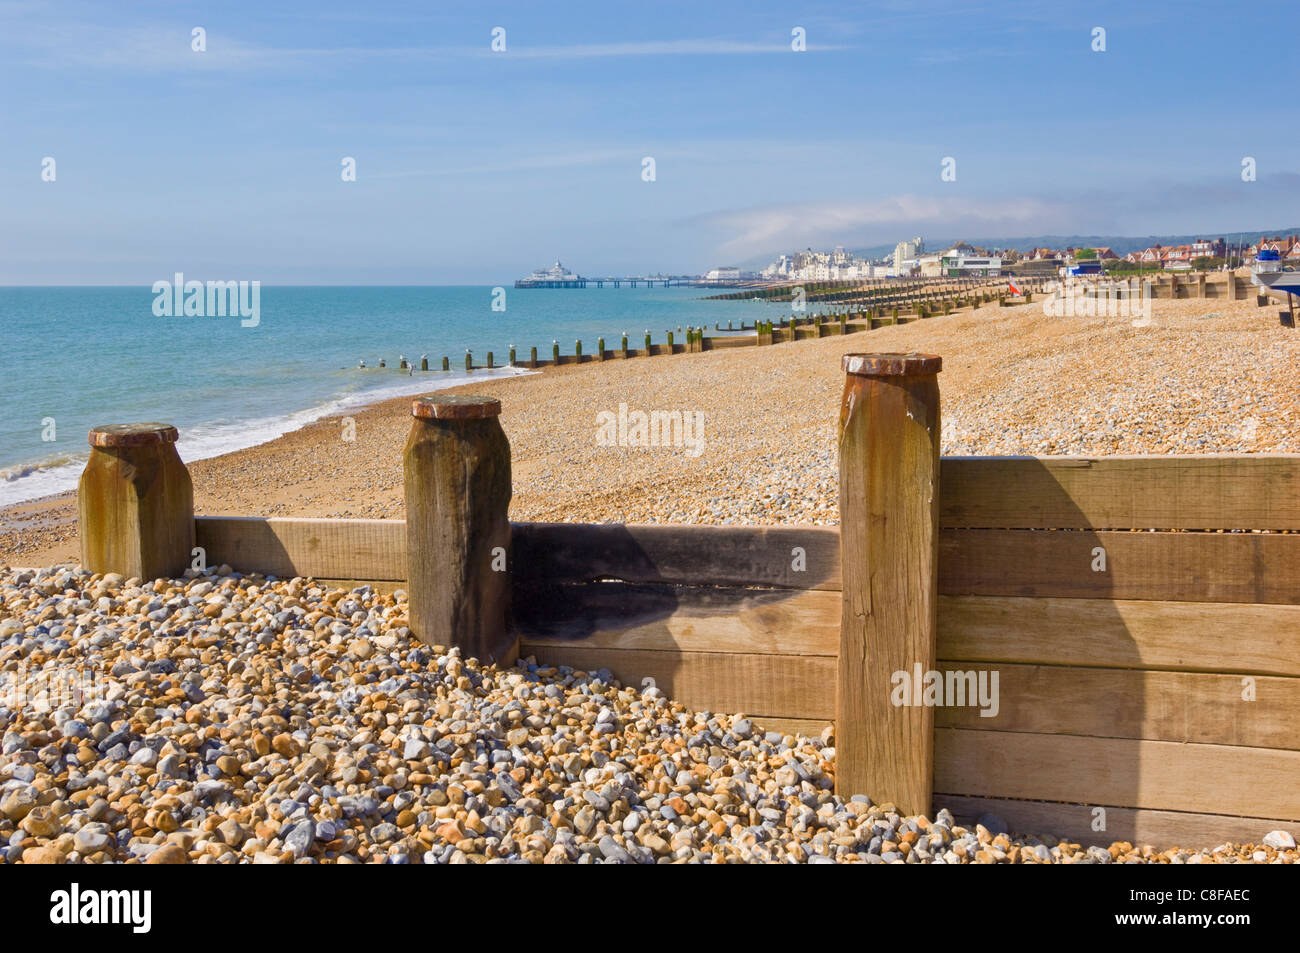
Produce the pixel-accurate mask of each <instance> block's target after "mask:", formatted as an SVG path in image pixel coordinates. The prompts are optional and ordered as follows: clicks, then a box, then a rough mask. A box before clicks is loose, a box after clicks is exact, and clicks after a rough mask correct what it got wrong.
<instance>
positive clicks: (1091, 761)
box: [934, 728, 1300, 820]
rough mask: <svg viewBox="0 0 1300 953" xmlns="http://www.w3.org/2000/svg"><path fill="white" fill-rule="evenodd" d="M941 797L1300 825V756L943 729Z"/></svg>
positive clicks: (937, 769) (938, 772) (937, 768)
mask: <svg viewBox="0 0 1300 953" xmlns="http://www.w3.org/2000/svg"><path fill="white" fill-rule="evenodd" d="M934 734H935V757H934V774H935V782H934V784H935V790H936V791H941V792H943V793H944V794H965V795H971V796H977V797H1005V798H1024V799H1028V800H1035V801H1066V802H1069V803H1075V804H1093V805H1113V806H1116V807H1133V808H1150V809H1153V810H1161V811H1192V812H1198V813H1206V814H1216V813H1217V814H1232V815H1239V816H1250V817H1283V818H1289V819H1291V820H1300V799H1298V798H1297V797H1296V790H1297V788H1300V751H1278V750H1275V749H1271V748H1240V747H1235V746H1229V745H1201V744H1178V743H1175V742H1169V741H1134V740H1131V739H1127V738H1125V739H1118V738H1083V737H1078V736H1076V735H1044V734H1030V733H1026V732H1013V731H972V730H970V729H966V728H936V729H935V732H934Z"/></svg>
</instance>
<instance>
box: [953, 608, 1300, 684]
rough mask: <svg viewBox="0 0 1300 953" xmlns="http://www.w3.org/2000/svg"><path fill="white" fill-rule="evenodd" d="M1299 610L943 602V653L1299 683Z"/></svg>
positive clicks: (956, 656)
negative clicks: (1224, 674)
mask: <svg viewBox="0 0 1300 953" xmlns="http://www.w3.org/2000/svg"><path fill="white" fill-rule="evenodd" d="M1298 634H1300V606H1271V605H1260V606H1255V605H1242V604H1239V603H1217V602H1146V601H1140V600H1139V601H1133V600H1122V599H1021V598H1016V597H1014V596H941V597H940V599H939V655H940V656H941V657H943V658H951V659H969V660H972V661H989V662H1037V663H1041V664H1044V665H1088V666H1097V667H1103V668H1143V669H1167V670H1171V671H1184V672H1235V673H1239V674H1250V675H1288V676H1300V637H1298Z"/></svg>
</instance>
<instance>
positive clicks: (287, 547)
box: [195, 516, 840, 591]
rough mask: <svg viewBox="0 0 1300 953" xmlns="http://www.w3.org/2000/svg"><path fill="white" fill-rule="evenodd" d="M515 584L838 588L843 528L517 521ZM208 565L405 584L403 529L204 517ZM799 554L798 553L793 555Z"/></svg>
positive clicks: (377, 523) (379, 523)
mask: <svg viewBox="0 0 1300 953" xmlns="http://www.w3.org/2000/svg"><path fill="white" fill-rule="evenodd" d="M511 528H512V531H513V532H512V537H511V540H512V547H513V550H514V551H513V554H512V558H513V561H514V571H515V576H516V578H518V579H521V580H530V581H538V580H544V581H548V582H587V581H590V580H594V579H602V578H608V579H622V580H624V581H626V582H652V583H659V582H662V583H674V584H680V585H714V586H774V587H782V588H791V589H823V590H828V591H832V590H838V589H839V588H840V574H839V567H840V548H839V547H840V541H839V530H838V529H836V528H835V527H824V526H806V527H804V526H737V527H732V526H669V525H663V526H654V525H650V526H640V525H635V524H631V525H628V524H616V523H610V524H585V523H513V524H511ZM195 531H196V536H197V537H198V542H197V545H199V546H203V547H204V548H205V549H206V550H207V552H208V556H207V559H208V562H209V564H213V565H216V564H220V563H223V562H225V563H229V564H230V565H231V566H233V567H235V568H237V569H242V570H245V571H250V572H261V573H265V574H268V575H275V576H293V575H300V576H306V575H313V576H330V577H334V578H341V579H393V580H399V579H404V578H405V576H406V521H405V520H364V519H262V518H257V517H227V516H200V517H197V518H196V519H195ZM797 550H801V551H802V552H798V551H797Z"/></svg>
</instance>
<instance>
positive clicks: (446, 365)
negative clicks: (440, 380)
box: [442, 357, 451, 371]
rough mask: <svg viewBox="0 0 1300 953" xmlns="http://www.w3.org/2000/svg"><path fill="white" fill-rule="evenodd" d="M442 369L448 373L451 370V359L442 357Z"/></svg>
mask: <svg viewBox="0 0 1300 953" xmlns="http://www.w3.org/2000/svg"><path fill="white" fill-rule="evenodd" d="M442 369H443V370H444V371H449V370H451V358H449V357H444V358H443V359H442Z"/></svg>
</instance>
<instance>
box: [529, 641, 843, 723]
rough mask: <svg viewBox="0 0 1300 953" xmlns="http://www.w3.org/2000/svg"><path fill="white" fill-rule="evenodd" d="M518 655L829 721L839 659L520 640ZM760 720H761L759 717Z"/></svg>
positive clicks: (758, 710) (698, 697)
mask: <svg viewBox="0 0 1300 953" xmlns="http://www.w3.org/2000/svg"><path fill="white" fill-rule="evenodd" d="M519 654H520V656H521V657H524V656H529V655H532V656H535V657H536V658H537V661H538V663H539V664H542V665H568V666H570V667H571V668H575V669H580V670H582V671H585V672H596V671H599V670H600V669H602V668H607V669H609V670H610V671H611V672H613V674H614V677H615V678H616V679H618V681H620V682H622V683H623V684H624V685H643V684H645V682H644V680H645V679H647V678H651V679H654V685H655V687H657V688H659V689H660V690H662V691H663V692H664V694H666V695H667V696H668V697H669V698H672V699H673V700H675V701H678V702H681V703H682V704H683V705H685V706H687V707H688V708H691V709H694V710H696V711H715V712H732V713H740V712H743V713H745V714H747V715H755V716H768V717H778V718H803V719H810V720H817V721H829V720H830V719H831V718H832V717H833V715H834V693H833V692H830V691H828V688H829V686H831V685H833V684H834V678H835V659H833V658H825V657H820V656H811V657H808V656H799V655H742V654H736V653H727V652H676V651H674V652H645V651H639V650H625V649H591V648H575V647H572V646H552V645H549V644H548V643H546V642H535V641H528V640H521V641H520V645H519ZM760 720H761V719H760Z"/></svg>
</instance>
